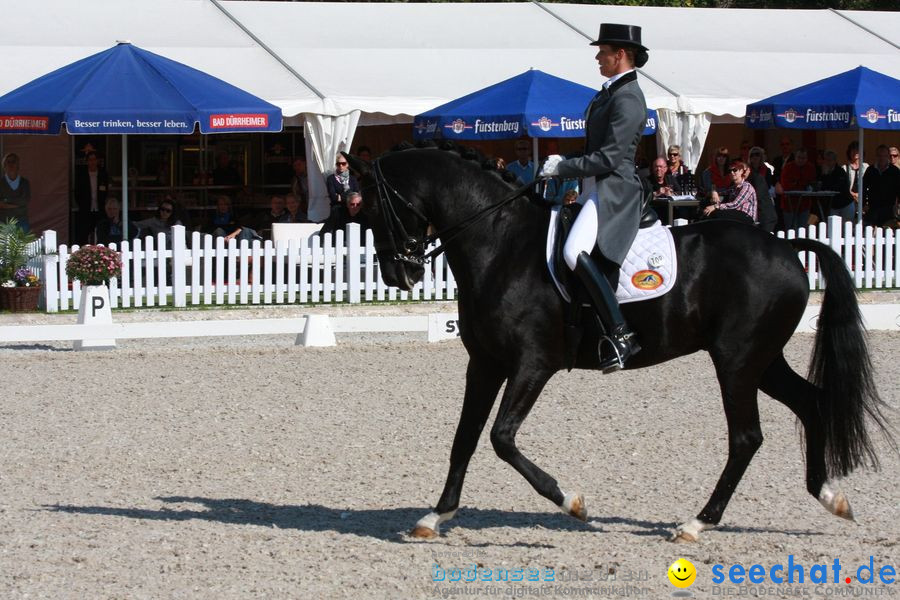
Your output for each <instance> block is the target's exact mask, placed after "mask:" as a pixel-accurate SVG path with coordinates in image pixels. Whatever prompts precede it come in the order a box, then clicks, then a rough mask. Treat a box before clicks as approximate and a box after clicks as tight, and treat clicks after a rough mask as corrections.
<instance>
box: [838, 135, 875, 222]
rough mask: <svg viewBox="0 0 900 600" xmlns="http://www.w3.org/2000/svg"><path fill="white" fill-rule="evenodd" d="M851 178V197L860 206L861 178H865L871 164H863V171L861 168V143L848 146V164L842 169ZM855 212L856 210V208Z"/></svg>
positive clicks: (852, 143)
mask: <svg viewBox="0 0 900 600" xmlns="http://www.w3.org/2000/svg"><path fill="white" fill-rule="evenodd" d="M842 168H843V169H844V171H846V172H847V176H848V177H849V178H850V197H851V198H853V203H854V205H857V204H859V183H860V178H861V177H865V175H866V169H868V168H869V163H863V164H862V169H861V170H860V166H859V142H850V143H849V144H847V163H846V164H845V165H844V166H843V167H842ZM854 210H855V208H854Z"/></svg>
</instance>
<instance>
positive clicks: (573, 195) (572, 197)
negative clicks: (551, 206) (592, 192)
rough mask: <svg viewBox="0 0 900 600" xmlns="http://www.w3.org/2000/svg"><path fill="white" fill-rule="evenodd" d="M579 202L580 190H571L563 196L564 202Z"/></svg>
mask: <svg viewBox="0 0 900 600" xmlns="http://www.w3.org/2000/svg"><path fill="white" fill-rule="evenodd" d="M576 202H578V190H569V191H567V192H566V194H565V195H564V196H563V201H562V203H563V204H564V205H565V204H575V203H576Z"/></svg>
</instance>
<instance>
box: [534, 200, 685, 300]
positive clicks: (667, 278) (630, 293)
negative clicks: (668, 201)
mask: <svg viewBox="0 0 900 600" xmlns="http://www.w3.org/2000/svg"><path fill="white" fill-rule="evenodd" d="M559 208H560V207H558V206H556V207H553V209H552V213H553V214H552V215H551V216H550V227H549V228H548V230H547V268H548V269H549V270H550V276H551V277H552V278H553V282H554V283H555V284H556V287H557V289H558V290H559V293H560V294H562V297H563V298H565V299H566V301H567V302H569V301H570V298H569V296H568V294H567V293H566V290H565V289H564V288H563V286H562V285H561V284H560V283H559V279H558V278H557V276H556V272H555V270H554V266H553V248H554V240H555V239H556V216H557V213H559ZM677 275H678V262H677V261H676V260H675V240H674V239H673V238H672V232H671V231H669V228H668V227H663V226H662V224H661V223H656V224H655V225H652V226H650V227H647V228H645V229H640V230H638V234H637V237H636V238H634V243H633V244H632V245H631V250H629V251H628V256H626V257H625V262H624V263H622V270H621V271H619V286H618V288H616V298H617V299H618V300H619V303H621V304H624V303H627V302H637V301H638V300H650V299H651V298H656V297H658V296H662V295H663V294H665V293H666V292H668V291H669V290H671V289H672V287H673V286H674V285H675V279H676V277H677Z"/></svg>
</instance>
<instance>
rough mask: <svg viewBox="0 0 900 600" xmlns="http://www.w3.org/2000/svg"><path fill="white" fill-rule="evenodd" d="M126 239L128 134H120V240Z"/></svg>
mask: <svg viewBox="0 0 900 600" xmlns="http://www.w3.org/2000/svg"><path fill="white" fill-rule="evenodd" d="M127 239H128V134H127V133H123V134H122V241H125V240H127Z"/></svg>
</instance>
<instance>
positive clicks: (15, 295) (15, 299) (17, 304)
mask: <svg viewBox="0 0 900 600" xmlns="http://www.w3.org/2000/svg"><path fill="white" fill-rule="evenodd" d="M41 289H42V288H41V286H39V285H38V286H29V287H0V310H8V311H10V312H29V311H35V310H37V307H38V301H40V299H41Z"/></svg>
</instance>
